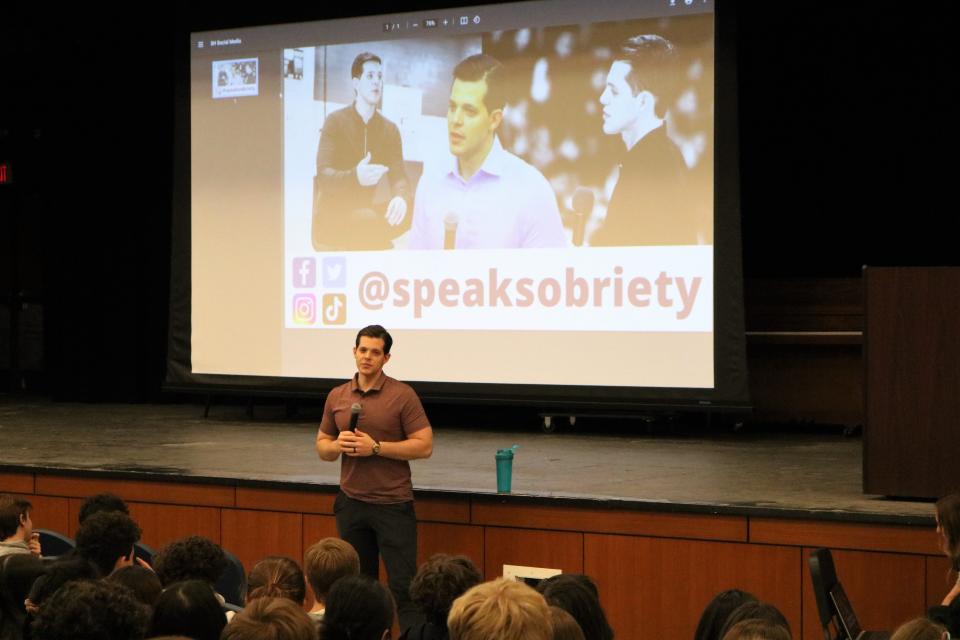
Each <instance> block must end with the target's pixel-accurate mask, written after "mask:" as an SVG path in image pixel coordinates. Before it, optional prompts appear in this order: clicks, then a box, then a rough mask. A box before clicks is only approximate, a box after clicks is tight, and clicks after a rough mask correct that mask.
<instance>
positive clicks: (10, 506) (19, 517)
mask: <svg viewBox="0 0 960 640" xmlns="http://www.w3.org/2000/svg"><path fill="white" fill-rule="evenodd" d="M32 510H33V505H32V504H30V502H29V501H27V500H24V499H23V498H15V497H14V496H11V495H8V494H6V493H0V542H2V541H4V540H6V539H8V538H13V537H14V536H18V537H19V538H21V539H26V538H29V537H30V533H31V531H32V529H33V523H32V522H31V520H30V512H31V511H32ZM18 532H19V535H18Z"/></svg>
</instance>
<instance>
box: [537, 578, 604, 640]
mask: <svg viewBox="0 0 960 640" xmlns="http://www.w3.org/2000/svg"><path fill="white" fill-rule="evenodd" d="M537 590H538V591H539V592H540V593H542V594H543V597H544V598H545V599H546V601H547V604H552V605H556V606H558V607H560V608H561V609H563V610H564V611H566V612H567V613H569V614H570V615H572V616H573V619H574V620H576V621H577V624H579V625H580V628H581V629H582V630H583V635H584V636H585V637H586V638H587V640H611V639H612V638H613V629H612V628H611V627H610V624H609V623H608V622H607V616H606V614H604V612H603V607H601V606H600V595H599V593H598V592H597V586H596V585H595V584H594V583H593V580H591V579H590V578H589V577H588V576H585V575H582V574H576V573H562V574H560V575H558V576H553V577H551V578H547V579H546V580H542V581H541V582H540V584H538V585H537Z"/></svg>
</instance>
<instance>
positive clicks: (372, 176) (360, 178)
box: [357, 151, 390, 187]
mask: <svg viewBox="0 0 960 640" xmlns="http://www.w3.org/2000/svg"><path fill="white" fill-rule="evenodd" d="M389 170H390V169H389V167H387V166H386V165H383V164H370V152H369V151H368V152H367V155H365V156H363V160H361V161H360V162H359V163H357V182H359V183H360V185H361V186H363V187H372V186H373V185H375V184H377V183H378V182H380V178H382V177H383V174H385V173H386V172H387V171H389Z"/></svg>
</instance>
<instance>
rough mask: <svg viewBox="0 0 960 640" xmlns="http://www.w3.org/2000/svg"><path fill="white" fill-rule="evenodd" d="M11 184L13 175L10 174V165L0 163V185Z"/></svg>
mask: <svg viewBox="0 0 960 640" xmlns="http://www.w3.org/2000/svg"><path fill="white" fill-rule="evenodd" d="M11 182H13V175H12V173H11V172H10V165H9V164H7V163H6V162H0V184H10V183H11Z"/></svg>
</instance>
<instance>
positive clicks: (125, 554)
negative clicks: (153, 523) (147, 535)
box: [77, 511, 140, 576]
mask: <svg viewBox="0 0 960 640" xmlns="http://www.w3.org/2000/svg"><path fill="white" fill-rule="evenodd" d="M139 539H140V527H139V526H137V523H136V522H134V521H133V520H132V519H131V518H130V516H128V515H127V514H125V513H122V512H119V511H101V512H100V513H95V514H93V515H92V516H90V517H89V518H87V519H86V520H85V521H84V523H83V524H82V525H80V529H78V530H77V554H78V555H79V556H80V557H82V558H86V559H87V560H89V561H90V562H92V563H93V564H94V565H95V566H96V567H97V569H99V570H100V574H101V575H103V576H108V575H110V573H111V572H112V571H113V570H114V569H115V568H117V567H119V566H123V565H124V564H131V563H133V545H134V544H135V543H136V542H137V540H139Z"/></svg>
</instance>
